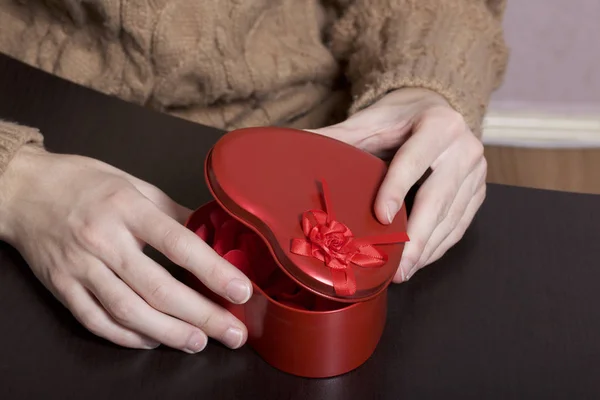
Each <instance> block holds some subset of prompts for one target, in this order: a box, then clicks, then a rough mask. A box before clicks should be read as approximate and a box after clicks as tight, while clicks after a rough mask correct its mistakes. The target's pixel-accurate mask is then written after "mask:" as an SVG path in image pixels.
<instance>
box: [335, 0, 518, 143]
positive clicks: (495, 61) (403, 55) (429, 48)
mask: <svg viewBox="0 0 600 400" xmlns="http://www.w3.org/2000/svg"><path fill="white" fill-rule="evenodd" d="M381 2H382V3H385V4H394V5H390V6H389V10H388V11H389V12H388V13H386V16H385V17H381V15H379V16H378V18H376V17H369V14H368V13H358V12H357V13H356V14H355V15H354V17H353V18H352V16H351V15H350V14H352V12H349V13H348V14H347V15H346V18H345V21H341V24H340V25H339V28H338V30H337V32H335V31H334V32H335V33H337V34H338V35H337V38H336V34H335V33H334V35H333V38H334V47H333V48H334V50H338V54H340V53H341V54H343V55H345V56H346V57H345V58H346V59H347V61H348V69H347V74H348V77H349V79H350V81H351V82H352V94H353V104H352V106H351V108H350V113H351V114H353V113H356V112H357V111H359V110H361V109H363V108H365V107H368V106H369V105H371V104H373V103H374V102H376V101H377V100H379V99H380V98H381V97H383V96H384V95H385V94H387V93H388V92H390V91H393V90H397V89H402V88H423V89H429V90H432V91H435V92H437V93H439V94H440V95H441V96H443V97H444V98H445V99H446V100H447V101H448V103H450V105H451V106H452V107H453V108H454V109H455V110H456V111H457V112H459V113H460V114H462V115H463V117H464V118H465V120H466V122H467V123H468V125H469V127H470V128H471V129H472V131H473V133H475V134H476V135H477V136H480V135H481V124H482V120H483V116H484V114H485V111H486V109H487V106H488V103H489V98H490V96H491V94H492V92H493V91H494V90H495V89H496V88H497V87H498V86H499V85H500V83H501V81H502V78H503V76H504V73H505V69H506V64H507V59H508V51H507V48H506V45H505V43H504V38H503V32H502V25H501V15H502V12H501V10H500V11H498V10H492V9H490V8H489V7H488V6H486V2H485V1H472V0H468V1H465V0H453V1H429V0H421V1H400V2H399V3H400V5H402V7H401V6H398V4H397V3H395V2H387V1H381ZM351 11H360V10H351ZM363 11H364V10H363ZM365 15H366V16H365ZM349 19H350V21H349ZM350 22H351V23H350ZM363 26H364V27H366V28H363V29H364V30H366V34H365V35H359V34H358V33H355V34H354V35H352V33H350V32H349V31H354V30H356V29H357V27H358V28H360V27H363ZM373 31H374V32H373ZM349 33H350V34H349ZM375 33H376V34H375ZM342 37H343V38H344V39H345V40H340V38H342ZM348 38H350V39H351V40H354V42H353V43H352V42H349V41H348ZM336 39H338V40H337V43H336ZM343 42H345V43H343ZM344 53H345V54H344Z"/></svg>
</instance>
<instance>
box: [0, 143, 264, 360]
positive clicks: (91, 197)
mask: <svg viewBox="0 0 600 400" xmlns="http://www.w3.org/2000/svg"><path fill="white" fill-rule="evenodd" d="M189 213H190V210H188V209H186V208H184V207H182V206H180V205H178V204H177V203H175V202H174V201H173V200H171V199H170V198H169V197H168V196H166V195H165V194H164V193H163V192H161V191H160V190H159V189H157V188H156V187H154V186H152V185H150V184H148V183H146V182H143V181H141V180H139V179H137V178H134V177H132V176H131V175H129V174H127V173H125V172H123V171H120V170H118V169H116V168H113V167H111V166H109V165H107V164H104V163H102V162H100V161H97V160H94V159H90V158H86V157H80V156H71V155H58V154H52V153H49V152H46V151H43V150H37V149H32V148H28V147H25V148H23V149H22V150H20V151H19V152H18V153H17V155H16V156H15V158H14V159H13V161H12V162H11V163H10V164H9V166H8V169H7V170H6V172H5V173H4V174H3V175H2V176H1V177H0V240H4V241H6V242H8V243H10V244H11V245H13V246H14V247H15V248H16V249H17V250H18V251H19V252H20V253H21V255H22V256H23V257H24V259H25V260H26V261H27V263H28V264H29V266H30V267H31V269H32V270H33V272H34V274H35V275H36V276H37V277H38V279H40V280H41V282H42V283H43V284H44V285H45V286H46V287H47V288H48V289H49V290H50V291H51V292H52V293H53V294H54V296H56V298H58V300H60V301H61V302H62V303H63V304H64V305H65V307H67V308H68V309H69V310H70V311H71V312H72V313H73V315H74V316H75V318H77V320H78V321H79V322H81V323H82V324H83V325H84V326H85V327H86V328H87V329H89V330H90V331H92V332H93V333H94V334H96V335H98V336H100V337H103V338H105V339H107V340H110V341H112V342H114V343H116V344H119V345H121V346H125V347H131V348H154V347H157V346H158V345H160V344H164V345H166V346H169V347H172V348H175V349H180V350H183V351H186V352H188V353H196V352H198V351H201V350H202V349H204V347H205V346H206V343H207V340H208V338H207V336H210V337H212V338H215V339H217V340H220V341H221V342H223V343H224V344H225V345H227V346H229V347H231V348H238V347H240V346H242V345H243V344H244V343H245V341H246V338H247V331H246V327H245V326H244V324H242V323H241V322H240V321H239V320H238V319H236V318H235V317H234V316H233V315H232V314H230V313H229V312H227V311H226V310H224V309H222V308H221V307H219V306H217V305H216V304H214V303H212V302H210V301H209V300H208V299H206V298H205V297H203V296H201V295H200V294H199V293H198V292H196V291H195V290H193V289H191V288H189V287H188V286H186V285H184V284H183V283H181V282H179V281H178V280H176V279H175V278H173V277H172V276H171V275H170V274H169V273H168V272H167V270H165V269H164V268H163V267H162V266H160V265H159V264H157V263H156V262H154V261H153V260H152V259H150V258H149V257H148V256H146V255H145V254H144V253H143V251H142V249H143V246H144V244H148V245H150V246H152V247H154V248H155V249H157V250H158V251H160V252H161V253H163V254H164V255H165V256H167V257H168V258H169V259H170V260H171V261H173V262H174V263H175V264H177V265H179V266H181V267H183V268H185V269H187V270H188V271H189V272H191V273H192V274H194V275H195V276H196V277H197V278H198V279H199V280H200V281H202V282H203V283H204V284H205V285H206V286H207V287H208V288H209V289H211V290H212V291H214V292H215V293H217V294H219V295H221V296H223V297H225V298H227V299H229V300H230V301H232V302H234V303H245V302H246V301H247V300H248V299H249V298H250V296H251V294H252V285H251V283H250V281H249V279H248V278H247V277H246V276H245V275H244V274H243V273H242V272H240V271H239V270H238V269H237V268H235V267H234V266H232V265H231V264H229V263H228V262H227V261H225V260H224V259H223V258H221V257H220V256H218V255H217V254H216V253H215V252H214V251H213V250H212V249H211V248H210V247H209V246H208V245H207V244H206V243H204V242H203V241H202V240H201V239H200V238H199V237H197V236H196V235H195V234H194V233H193V232H191V231H190V230H188V229H187V228H185V227H184V226H183V225H182V224H181V223H182V222H183V221H184V220H185V219H186V218H187V216H188V215H189Z"/></svg>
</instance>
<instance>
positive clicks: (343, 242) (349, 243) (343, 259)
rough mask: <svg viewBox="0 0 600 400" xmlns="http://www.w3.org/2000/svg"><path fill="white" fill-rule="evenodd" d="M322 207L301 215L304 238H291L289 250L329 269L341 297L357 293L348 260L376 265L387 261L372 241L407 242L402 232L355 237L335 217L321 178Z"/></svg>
mask: <svg viewBox="0 0 600 400" xmlns="http://www.w3.org/2000/svg"><path fill="white" fill-rule="evenodd" d="M321 186H322V188H323V199H324V202H325V209H326V211H327V212H325V211H322V210H309V211H305V212H304V213H303V214H302V231H303V232H304V235H305V236H306V239H293V240H292V246H291V250H290V251H291V252H292V253H294V254H298V255H302V256H308V257H311V256H312V257H314V258H316V259H318V260H320V261H323V262H324V263H325V265H327V267H329V268H330V269H331V275H332V281H333V288H334V290H335V292H336V293H337V294H338V295H340V296H351V295H353V294H354V293H355V292H356V278H355V276H354V271H353V270H352V267H351V266H350V263H353V264H356V265H358V266H361V267H365V268H376V267H380V266H382V265H384V264H385V263H386V262H387V255H386V254H385V253H383V252H382V251H381V250H378V249H376V248H375V247H374V246H373V245H374V244H391V243H403V242H407V241H408V240H409V239H408V235H407V234H406V233H405V232H401V233H395V234H391V235H381V236H376V237H370V238H364V239H358V238H355V237H354V235H353V234H352V231H351V230H350V228H348V227H347V226H346V225H344V224H342V223H341V222H339V221H336V220H335V216H334V213H333V209H332V208H331V203H330V198H331V196H330V194H329V187H328V186H327V183H326V182H325V181H324V180H322V181H321Z"/></svg>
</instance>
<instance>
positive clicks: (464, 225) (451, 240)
mask: <svg viewBox="0 0 600 400" xmlns="http://www.w3.org/2000/svg"><path fill="white" fill-rule="evenodd" d="M485 193H486V187H485V185H484V186H482V187H481V188H480V189H479V191H478V192H477V193H476V194H475V196H473V199H472V200H471V202H470V203H469V205H468V206H467V209H466V210H465V214H464V215H463V217H462V218H461V220H460V222H459V223H458V224H457V225H456V228H455V229H454V230H453V231H452V232H451V233H450V234H449V235H448V236H447V237H446V239H445V240H444V241H443V242H442V244H440V245H439V246H438V248H437V249H436V250H435V251H434V252H433V254H432V255H431V257H429V259H428V260H427V261H426V263H425V265H429V264H432V263H433V262H435V261H437V260H439V259H440V258H441V257H442V256H443V255H444V254H446V252H447V251H448V250H449V249H450V248H452V246H454V245H455V244H456V243H458V241H459V240H461V239H462V237H463V236H464V234H465V232H466V231H467V229H468V228H469V226H470V225H471V222H472V221H473V218H475V215H476V214H477V210H479V208H480V207H481V205H482V204H483V202H484V200H485Z"/></svg>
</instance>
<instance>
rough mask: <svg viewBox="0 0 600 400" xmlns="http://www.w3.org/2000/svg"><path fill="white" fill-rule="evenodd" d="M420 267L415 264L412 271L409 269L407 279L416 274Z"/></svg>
mask: <svg viewBox="0 0 600 400" xmlns="http://www.w3.org/2000/svg"><path fill="white" fill-rule="evenodd" d="M417 270H418V268H417V266H416V265H415V266H413V267H412V268H411V269H410V271H408V273H407V274H406V280H407V281H408V280H409V279H410V278H412V276H413V275H414V274H415V272H417Z"/></svg>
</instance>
